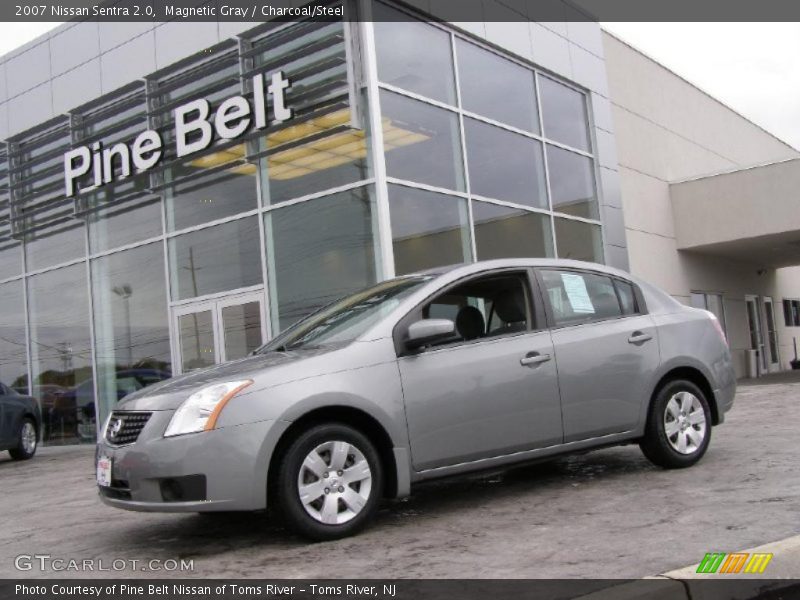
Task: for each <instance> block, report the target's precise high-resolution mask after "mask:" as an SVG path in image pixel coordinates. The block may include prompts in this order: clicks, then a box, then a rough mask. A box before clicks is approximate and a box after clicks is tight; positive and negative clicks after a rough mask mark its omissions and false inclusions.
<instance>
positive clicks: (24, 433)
mask: <svg viewBox="0 0 800 600" xmlns="http://www.w3.org/2000/svg"><path fill="white" fill-rule="evenodd" d="M38 446H39V431H38V430H37V429H36V422H35V421H34V420H33V419H31V418H30V417H25V418H24V419H22V423H20V426H19V431H18V432H17V445H16V446H15V447H14V448H11V449H10V450H9V451H8V453H9V454H10V455H11V458H13V459H14V460H28V459H30V458H33V455H34V454H36V448H37V447H38Z"/></svg>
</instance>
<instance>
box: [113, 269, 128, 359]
mask: <svg viewBox="0 0 800 600" xmlns="http://www.w3.org/2000/svg"><path fill="white" fill-rule="evenodd" d="M111 291H112V292H114V293H115V294H116V295H117V296H119V297H120V298H122V300H123V301H124V303H125V332H126V337H127V342H128V368H131V366H132V365H133V340H132V336H131V306H130V298H131V296H133V288H131V286H130V284H127V283H125V284H123V285H118V286H115V287H113V288H112V289H111Z"/></svg>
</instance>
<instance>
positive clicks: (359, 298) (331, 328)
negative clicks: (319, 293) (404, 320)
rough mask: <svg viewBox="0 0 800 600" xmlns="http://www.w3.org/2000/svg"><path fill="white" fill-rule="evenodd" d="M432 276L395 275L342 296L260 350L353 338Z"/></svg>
mask: <svg viewBox="0 0 800 600" xmlns="http://www.w3.org/2000/svg"><path fill="white" fill-rule="evenodd" d="M431 279H433V277H432V276H413V277H402V278H398V279H391V280H389V281H384V282H382V283H379V284H377V285H374V286H372V287H370V288H367V289H365V290H361V291H360V292H356V293H355V294H352V295H350V296H346V297H344V298H341V299H340V300H337V301H335V302H333V303H332V304H329V305H328V306H326V307H324V308H322V309H320V310H319V311H317V312H315V313H313V314H311V315H310V316H308V317H306V318H305V319H303V320H302V321H299V322H298V323H296V324H294V325H292V326H291V327H290V328H289V329H287V330H286V331H285V332H283V333H282V334H281V335H279V336H278V337H276V338H275V339H274V340H272V341H271V342H269V343H268V344H266V345H265V346H262V347H261V348H259V349H258V350H257V351H256V352H257V353H258V354H263V353H266V352H281V351H285V350H296V349H300V348H308V347H318V346H329V345H338V344H346V343H349V342H352V341H353V340H355V339H356V338H358V337H359V336H360V335H362V334H363V333H365V332H366V331H367V330H368V329H369V328H370V327H372V326H373V325H375V324H376V323H377V322H378V321H380V320H381V319H382V318H384V317H385V316H386V315H388V314H389V313H390V312H391V311H393V310H394V309H395V308H397V306H398V305H399V304H400V302H402V301H403V300H404V299H405V298H406V297H408V296H409V295H411V294H412V293H414V292H415V291H416V290H417V289H419V288H420V286H422V285H424V284H425V283H427V282H428V281H430V280H431Z"/></svg>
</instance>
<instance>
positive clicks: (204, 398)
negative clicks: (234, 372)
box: [164, 379, 253, 437]
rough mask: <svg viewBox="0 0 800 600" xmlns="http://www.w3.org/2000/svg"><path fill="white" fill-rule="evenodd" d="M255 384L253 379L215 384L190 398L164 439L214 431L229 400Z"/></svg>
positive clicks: (168, 428) (168, 427)
mask: <svg viewBox="0 0 800 600" xmlns="http://www.w3.org/2000/svg"><path fill="white" fill-rule="evenodd" d="M251 383H253V381H252V379H245V380H242V381H227V382H225V383H215V384H214V385H209V386H208V387H204V388H203V389H201V390H198V391H197V392H195V393H194V394H192V395H191V396H189V397H188V398H187V399H186V400H185V401H184V402H183V404H181V405H180V407H179V408H178V410H176V411H175V414H174V415H172V419H171V420H170V422H169V425H167V430H166V431H165V432H164V437H171V436H174V435H183V434H185V433H196V432H198V431H209V430H211V429H214V426H215V425H216V424H217V419H218V418H219V414H220V413H221V412H222V409H223V408H225V405H226V404H227V403H228V400H230V399H231V398H233V397H234V396H235V395H236V394H238V393H239V392H241V391H242V390H243V389H244V388H246V387H247V386H248V385H250V384H251Z"/></svg>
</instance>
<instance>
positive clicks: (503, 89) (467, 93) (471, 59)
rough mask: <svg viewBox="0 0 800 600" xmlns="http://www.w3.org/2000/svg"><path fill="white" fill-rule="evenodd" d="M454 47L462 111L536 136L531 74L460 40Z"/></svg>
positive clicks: (537, 112)
mask: <svg viewBox="0 0 800 600" xmlns="http://www.w3.org/2000/svg"><path fill="white" fill-rule="evenodd" d="M457 44H458V46H457V50H458V81H459V85H460V86H461V106H462V108H463V109H464V110H468V111H471V112H474V113H477V114H479V115H482V116H484V117H489V118H490V119H494V120H496V121H501V122H503V123H507V124H508V125H512V126H514V127H517V128H519V129H524V130H525V131H532V132H534V133H539V111H538V109H537V106H536V84H535V78H534V74H533V71H531V70H529V69H526V68H525V67H523V66H520V65H517V64H515V63H513V62H511V61H510V60H506V59H505V58H502V57H500V56H498V55H496V54H494V53H493V52H490V51H488V50H485V49H483V48H480V47H479V46H476V45H475V44H470V43H469V42H465V41H463V40H461V39H459V40H458V41H457Z"/></svg>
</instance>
